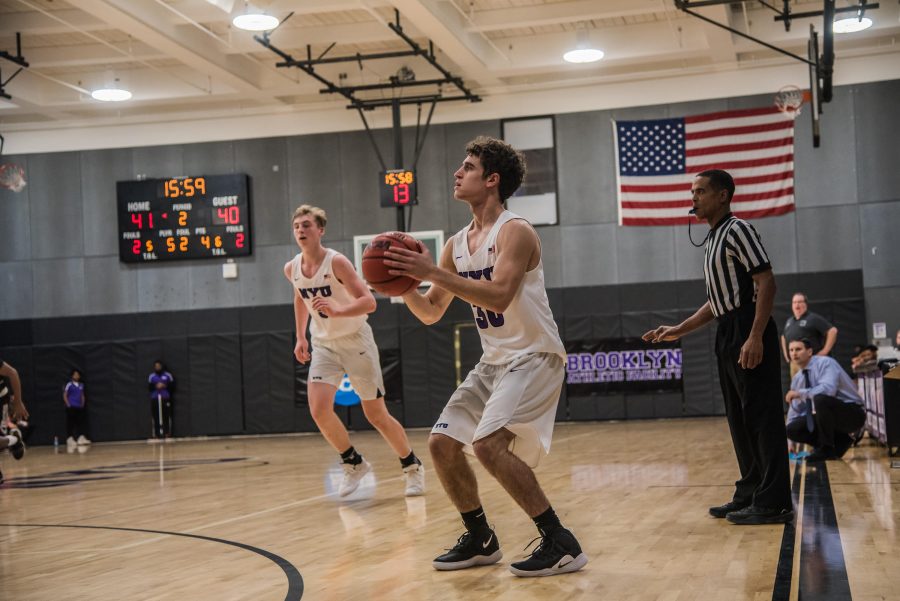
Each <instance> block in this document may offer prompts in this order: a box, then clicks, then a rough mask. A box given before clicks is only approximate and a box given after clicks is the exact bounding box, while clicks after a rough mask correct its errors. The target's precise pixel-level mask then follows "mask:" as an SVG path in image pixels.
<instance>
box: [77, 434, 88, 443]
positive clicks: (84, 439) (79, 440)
mask: <svg viewBox="0 0 900 601" xmlns="http://www.w3.org/2000/svg"><path fill="white" fill-rule="evenodd" d="M75 442H77V443H78V444H79V445H88V444H91V441H90V440H88V439H87V438H85V436H84V434H82V435H81V436H79V437H78V440H77V441H75Z"/></svg>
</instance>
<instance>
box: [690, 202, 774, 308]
mask: <svg viewBox="0 0 900 601" xmlns="http://www.w3.org/2000/svg"><path fill="white" fill-rule="evenodd" d="M771 267H772V266H771V264H770V263H769V256H768V255H767V254H766V249H765V248H763V245H762V241H761V240H760V239H759V234H758V233H756V230H755V229H754V228H753V226H752V225H750V224H749V223H747V222H746V221H744V220H743V219H738V218H737V217H735V216H734V215H733V214H731V213H728V214H727V215H725V217H723V218H722V220H721V221H720V222H719V223H718V224H716V226H715V227H714V228H713V229H712V231H711V232H710V234H709V238H708V239H707V241H706V254H705V259H704V263H703V275H704V277H705V278H706V298H707V299H709V306H710V307H711V308H712V312H713V315H715V316H716V317H720V316H722V315H725V314H726V313H728V312H730V311H734V310H735V309H737V308H738V307H742V306H746V305H749V304H752V303H755V302H756V284H755V282H754V281H753V275H754V274H756V273H759V272H761V271H765V270H766V269H771Z"/></svg>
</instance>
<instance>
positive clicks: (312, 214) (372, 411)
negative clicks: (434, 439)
mask: <svg viewBox="0 0 900 601" xmlns="http://www.w3.org/2000/svg"><path fill="white" fill-rule="evenodd" d="M326 223H327V217H326V215H325V211H323V210H322V209H320V208H318V207H313V206H310V205H302V206H300V207H298V208H297V209H296V210H295V211H294V214H293V216H292V217H291V227H292V228H293V232H294V240H296V242H297V245H298V246H299V247H300V250H301V251H302V252H300V253H298V254H297V256H296V257H294V258H293V259H291V260H290V261H288V262H287V263H286V264H285V266H284V275H285V277H286V278H287V279H288V281H290V282H291V285H292V286H293V288H294V321H295V323H296V331H297V345H296V346H295V347H294V356H295V357H296V358H297V361H299V362H300V363H306V362H307V361H310V365H309V377H308V380H307V393H308V397H309V410H310V413H311V414H312V417H313V420H315V422H316V425H317V426H318V427H319V431H320V432H321V433H322V436H324V437H325V440H327V441H328V444H330V445H331V446H332V447H334V450H335V451H337V452H338V453H340V455H341V461H342V464H343V467H344V478H343V481H342V482H341V485H340V488H339V489H338V494H339V495H340V496H342V497H344V496H347V495H349V494H350V493H352V492H353V491H354V490H356V489H357V487H358V486H359V483H360V481H361V480H362V478H363V476H365V475H366V474H367V473H368V472H369V471H370V470H371V469H372V466H371V465H370V464H369V462H368V461H366V460H365V459H363V457H362V455H360V454H359V453H358V452H357V451H356V449H354V448H353V445H351V444H350V435H349V434H348V433H347V428H345V427H344V424H343V422H341V420H340V419H339V418H338V416H337V415H335V413H334V397H335V394H336V393H337V389H338V386H340V383H341V380H342V379H343V377H344V374H345V373H346V374H347V375H348V376H349V378H350V384H351V385H352V386H353V388H354V390H356V392H357V394H359V397H360V399H363V400H362V408H363V412H364V413H365V415H366V419H367V420H369V423H370V424H372V425H373V426H374V427H375V429H376V430H378V431H379V432H380V433H381V435H382V436H383V437H384V439H385V440H386V441H387V443H388V444H389V445H390V446H391V448H392V449H393V450H394V452H395V453H397V455H398V456H399V457H400V465H401V467H402V468H403V473H404V475H405V477H406V495H407V496H416V495H422V494H424V493H425V469H424V467H423V466H422V462H421V461H419V459H418V458H417V457H416V455H415V453H413V451H412V448H411V447H410V446H409V440H408V439H407V437H406V432H404V430H403V426H401V425H400V423H399V422H398V421H397V420H396V419H394V417H393V416H392V415H391V414H390V413H388V410H387V407H385V404H384V382H383V379H382V376H381V364H380V362H379V359H378V348H377V347H376V346H375V339H374V337H373V336H372V328H371V327H369V324H368V323H367V319H368V318H367V317H366V316H367V314H369V313H371V312H372V311H374V310H375V298H374V297H373V296H372V293H371V292H369V289H368V288H367V287H366V285H365V283H364V282H363V281H362V279H361V278H360V277H359V275H357V273H356V270H355V269H354V268H353V265H352V264H351V263H350V261H349V260H347V257H345V256H344V255H342V254H341V253H339V252H337V251H335V250H333V249H330V248H325V247H324V246H322V236H323V235H324V234H325V224H326ZM310 320H311V323H310V327H309V329H310V334H311V337H312V351H310V348H309V343H308V342H307V340H306V326H307V323H308V322H310Z"/></svg>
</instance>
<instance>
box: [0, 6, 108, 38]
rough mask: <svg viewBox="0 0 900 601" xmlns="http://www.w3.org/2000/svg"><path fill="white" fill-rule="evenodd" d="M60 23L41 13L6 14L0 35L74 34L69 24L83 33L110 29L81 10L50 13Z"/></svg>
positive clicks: (0, 21)
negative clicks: (21, 33) (19, 32)
mask: <svg viewBox="0 0 900 601" xmlns="http://www.w3.org/2000/svg"><path fill="white" fill-rule="evenodd" d="M48 12H50V13H51V14H52V15H53V16H54V17H58V18H59V19H60V21H57V20H56V19H53V18H51V17H49V16H47V15H45V14H44V13H40V12H31V11H28V12H19V13H4V14H3V19H2V20H0V35H14V34H15V33H16V32H17V31H22V32H28V33H29V34H31V35H53V34H59V33H72V27H71V26H70V25H66V23H69V24H71V25H74V26H75V27H77V28H78V29H81V30H82V31H103V30H104V29H109V25H107V24H106V22H105V21H103V20H102V19H98V18H97V17H95V16H93V15H90V14H88V13H86V12H84V11H81V10H75V9H65V10H54V11H48Z"/></svg>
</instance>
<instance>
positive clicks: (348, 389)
mask: <svg viewBox="0 0 900 601" xmlns="http://www.w3.org/2000/svg"><path fill="white" fill-rule="evenodd" d="M359 403H360V399H359V395H358V394H357V393H356V391H355V390H353V385H352V384H350V377H349V376H348V375H347V374H344V377H343V378H341V384H340V385H339V386H338V389H337V394H335V395H334V404H335V405H340V406H341V407H349V406H351V405H359Z"/></svg>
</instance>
